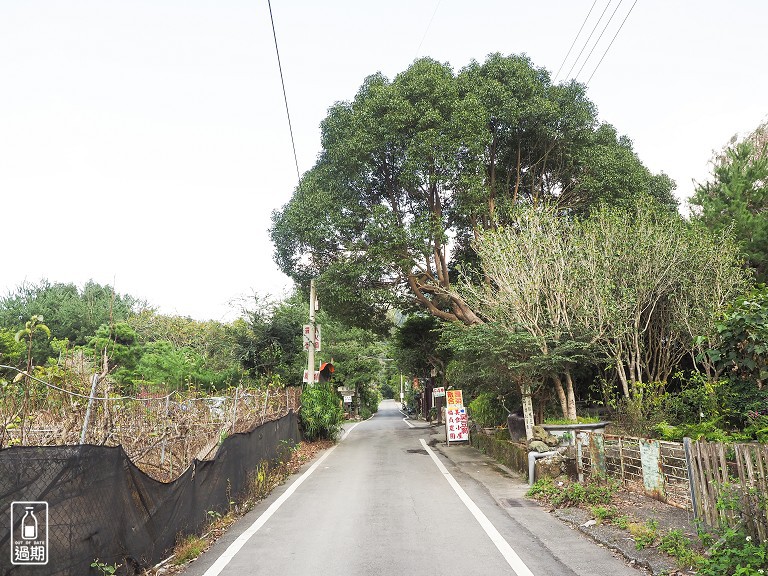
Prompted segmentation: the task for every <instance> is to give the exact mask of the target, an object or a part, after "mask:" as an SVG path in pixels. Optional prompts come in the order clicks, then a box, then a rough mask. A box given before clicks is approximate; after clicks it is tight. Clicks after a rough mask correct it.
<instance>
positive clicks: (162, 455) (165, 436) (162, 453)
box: [160, 392, 173, 466]
mask: <svg viewBox="0 0 768 576" xmlns="http://www.w3.org/2000/svg"><path fill="white" fill-rule="evenodd" d="M171 394H173V392H171ZM171 394H168V396H166V397H165V423H164V424H165V425H164V428H163V447H162V449H161V450H160V466H162V465H163V464H165V443H166V442H167V441H168V416H169V414H168V404H169V402H170V400H171Z"/></svg>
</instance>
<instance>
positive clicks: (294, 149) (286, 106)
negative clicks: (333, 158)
mask: <svg viewBox="0 0 768 576" xmlns="http://www.w3.org/2000/svg"><path fill="white" fill-rule="evenodd" d="M267 6H269V20H270V22H272V36H273V37H274V39H275V54H277V68H278V70H279V71H280V83H281V84H282V86H283V100H285V114H286V116H287V117H288V131H289V132H290V133H291V146H293V160H294V162H295V163H296V175H297V176H298V178H299V181H301V171H300V170H299V157H298V156H297V155H296V141H295V140H294V138H293V125H292V124H291V111H290V110H289V109H288V93H287V92H286V91H285V79H284V78H283V66H282V64H281V63H280V49H279V48H278V47H277V33H276V32H275V19H274V18H273V17H272V2H271V0H267Z"/></svg>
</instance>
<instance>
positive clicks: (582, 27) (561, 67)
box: [552, 0, 597, 82]
mask: <svg viewBox="0 0 768 576" xmlns="http://www.w3.org/2000/svg"><path fill="white" fill-rule="evenodd" d="M595 4H597V0H595V1H594V2H592V8H590V9H589V12H587V17H586V18H584V22H582V23H581V28H579V31H578V32H577V33H576V37H575V38H574V39H573V42H571V47H570V48H568V53H567V54H566V55H565V58H563V61H562V62H561V63H560V68H558V69H557V74H555V77H554V78H553V79H552V81H553V82H556V81H557V77H558V76H560V71H561V70H562V69H563V66H565V62H566V60H568V56H570V55H571V50H573V47H574V46H575V45H576V40H578V39H579V36H581V31H582V30H584V25H585V24H586V23H587V20H589V16H590V14H592V10H594V9H595Z"/></svg>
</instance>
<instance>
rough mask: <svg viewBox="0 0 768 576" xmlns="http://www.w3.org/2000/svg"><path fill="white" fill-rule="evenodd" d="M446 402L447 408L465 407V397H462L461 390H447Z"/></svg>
mask: <svg viewBox="0 0 768 576" xmlns="http://www.w3.org/2000/svg"><path fill="white" fill-rule="evenodd" d="M445 404H446V406H445V407H446V408H463V407H464V399H463V398H462V395H461V390H446V391H445Z"/></svg>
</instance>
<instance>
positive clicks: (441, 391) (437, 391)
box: [432, 386, 445, 398]
mask: <svg viewBox="0 0 768 576" xmlns="http://www.w3.org/2000/svg"><path fill="white" fill-rule="evenodd" d="M432 395H433V396H434V397H435V398H441V397H443V396H445V388H444V387H443V386H439V387H437V388H433V389H432Z"/></svg>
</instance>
